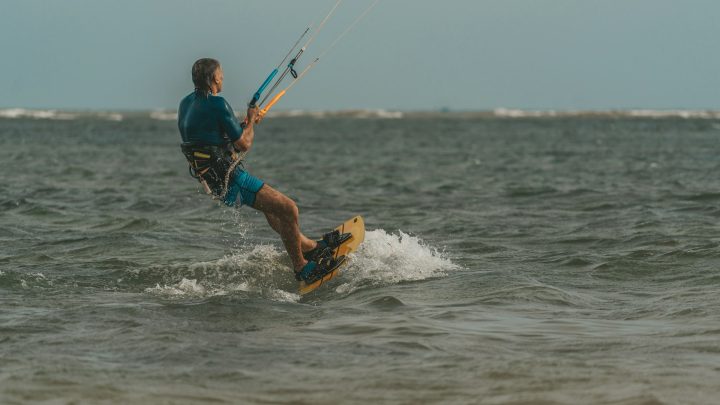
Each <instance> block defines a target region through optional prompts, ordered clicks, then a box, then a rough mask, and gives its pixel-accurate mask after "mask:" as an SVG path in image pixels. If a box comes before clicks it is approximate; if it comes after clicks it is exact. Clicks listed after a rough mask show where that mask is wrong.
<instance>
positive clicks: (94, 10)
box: [0, 0, 720, 110]
mask: <svg viewBox="0 0 720 405" xmlns="http://www.w3.org/2000/svg"><path fill="white" fill-rule="evenodd" d="M371 2H372V0H345V1H344V2H343V4H342V5H341V6H340V8H339V9H338V11H337V14H336V16H335V17H333V19H332V20H331V21H330V22H329V23H328V25H327V26H326V27H325V29H324V31H323V32H322V33H321V34H320V37H319V39H318V40H317V41H316V42H315V44H313V46H312V47H311V48H310V49H309V50H308V53H307V54H306V55H305V56H304V58H305V59H303V61H304V62H306V63H307V62H309V61H310V60H311V57H312V56H314V55H317V54H319V53H320V52H321V51H322V50H323V49H324V48H325V47H326V46H327V45H328V44H329V42H331V41H332V40H333V39H334V38H335V36H337V35H338V34H339V33H340V32H342V30H344V28H345V27H346V26H347V25H348V24H349V23H350V21H352V19H354V18H355V17H356V16H357V15H358V14H360V12H362V10H363V9H364V8H365V7H367V6H368V5H369V4H370V3H371ZM334 3H335V0H265V1H259V0H256V1H248V0H122V1H119V0H0V49H2V50H3V56H2V58H0V93H1V94H2V99H1V100H0V108H8V107H25V108H68V109H88V108H89V109H148V108H150V109H153V108H172V109H174V108H175V107H176V106H177V103H178V100H179V99H180V98H181V97H182V96H184V95H185V94H187V93H189V92H190V91H191V90H192V83H191V80H190V67H191V65H192V63H193V62H194V61H195V59H197V58H199V57H205V56H209V57H215V58H217V59H219V60H220V61H221V62H222V64H223V67H224V70H225V91H224V92H223V95H224V96H225V97H226V98H227V99H228V100H230V102H231V103H232V104H234V105H235V106H236V109H240V106H241V105H242V104H244V103H245V102H247V100H248V99H249V98H250V96H251V94H252V92H253V91H254V90H255V89H256V88H257V86H258V85H259V84H260V82H261V81H262V80H263V79H264V78H265V76H266V75H267V74H268V73H269V72H270V70H272V68H273V67H274V66H275V65H276V64H277V63H279V62H280V59H282V57H283V56H284V54H285V53H286V52H287V49H288V48H289V47H290V46H291V45H292V43H293V42H294V41H295V39H296V38H297V36H298V35H299V34H300V32H302V30H303V29H304V28H305V26H306V25H307V24H309V23H311V22H312V21H313V20H315V21H318V20H320V19H321V18H322V17H323V16H324V15H325V13H327V11H328V10H329V9H330V7H332V5H333V4H334ZM718 40H720V1H717V0H442V1H429V0H381V1H380V3H379V4H378V5H377V7H376V8H375V9H374V10H373V11H372V13H371V14H369V15H368V16H367V18H366V19H365V20H364V21H363V22H362V23H361V24H360V25H358V26H357V28H356V29H355V30H354V31H353V32H351V33H350V34H348V35H347V36H346V37H345V39H343V41H342V42H340V43H339V44H338V45H337V46H336V47H335V48H334V49H333V50H332V51H331V52H330V53H328V55H327V56H326V57H325V58H324V59H323V61H321V62H320V63H319V64H318V65H317V66H316V67H315V68H314V69H313V70H312V71H311V73H309V74H308V76H307V78H306V79H304V80H303V81H302V82H301V83H299V84H298V85H297V86H295V87H294V88H293V90H292V91H291V92H290V93H289V94H288V96H287V97H285V99H284V100H283V101H282V102H281V103H280V104H279V105H278V108H283V109H291V108H300V109H346V108H388V109H402V110H412V109H437V108H442V107H448V108H451V109H454V110H476V109H493V108H497V107H506V108H525V109H571V110H577V109H613V108H656V109H668V108H686V109H706V108H707V109H720V52H719V51H718V49H719V47H718ZM301 65H302V66H304V65H305V64H304V63H301Z"/></svg>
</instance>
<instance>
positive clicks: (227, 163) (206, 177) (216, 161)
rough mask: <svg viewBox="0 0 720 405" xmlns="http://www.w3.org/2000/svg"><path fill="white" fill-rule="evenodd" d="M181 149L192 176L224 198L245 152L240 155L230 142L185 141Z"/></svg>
mask: <svg viewBox="0 0 720 405" xmlns="http://www.w3.org/2000/svg"><path fill="white" fill-rule="evenodd" d="M180 149H181V150H182V153H183V155H185V158H186V159H187V161H188V163H189V167H188V170H189V172H190V176H192V177H194V178H196V179H197V180H198V181H199V182H200V183H201V184H202V185H203V187H204V188H205V192H206V193H208V194H210V195H212V196H213V197H214V198H219V199H224V198H225V195H226V194H227V191H228V185H229V184H230V180H231V179H232V177H233V176H234V175H235V173H234V172H235V168H236V167H237V166H238V165H242V160H243V157H244V154H243V155H242V156H239V155H238V154H237V153H236V152H235V150H234V148H233V147H232V145H231V144H229V143H228V144H226V145H223V146H215V145H198V144H194V143H189V142H183V143H182V144H181V145H180Z"/></svg>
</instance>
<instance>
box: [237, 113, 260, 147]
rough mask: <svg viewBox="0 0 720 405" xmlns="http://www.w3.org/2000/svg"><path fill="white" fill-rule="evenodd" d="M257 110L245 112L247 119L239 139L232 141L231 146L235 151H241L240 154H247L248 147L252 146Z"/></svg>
mask: <svg viewBox="0 0 720 405" xmlns="http://www.w3.org/2000/svg"><path fill="white" fill-rule="evenodd" d="M257 113H258V108H257V107H253V108H248V110H247V117H246V118H245V122H244V124H245V126H244V127H243V130H242V134H241V135H240V138H238V139H237V140H235V141H233V145H234V146H235V149H237V150H239V151H241V152H247V151H249V150H250V147H251V146H252V143H253V140H254V139H255V130H254V127H255V120H256V117H257Z"/></svg>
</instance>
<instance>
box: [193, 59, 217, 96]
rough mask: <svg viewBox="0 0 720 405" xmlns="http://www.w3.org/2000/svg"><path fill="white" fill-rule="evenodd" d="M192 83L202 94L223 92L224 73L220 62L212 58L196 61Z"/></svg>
mask: <svg viewBox="0 0 720 405" xmlns="http://www.w3.org/2000/svg"><path fill="white" fill-rule="evenodd" d="M192 81H193V84H195V90H197V91H199V92H200V93H202V94H205V95H208V94H210V93H213V94H216V93H220V92H221V91H222V85H223V71H222V67H221V66H220V62H218V61H217V60H216V59H212V58H202V59H198V60H197V61H195V63H194V64H193V67H192Z"/></svg>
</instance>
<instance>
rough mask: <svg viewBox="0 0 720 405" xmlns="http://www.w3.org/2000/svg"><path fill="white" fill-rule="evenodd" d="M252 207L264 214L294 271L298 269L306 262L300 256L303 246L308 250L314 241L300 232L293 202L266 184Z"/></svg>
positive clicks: (313, 244)
mask: <svg viewBox="0 0 720 405" xmlns="http://www.w3.org/2000/svg"><path fill="white" fill-rule="evenodd" d="M253 208H255V209H256V210H259V211H261V212H262V213H263V214H265V217H266V218H267V220H268V223H269V224H270V227H272V228H273V230H275V232H277V233H278V234H280V238H281V239H282V241H283V245H285V250H287V253H288V255H289V256H290V260H291V261H292V263H293V268H294V270H295V272H298V271H300V270H301V269H302V268H303V266H305V265H306V264H307V260H305V258H303V256H302V252H303V247H306V248H307V249H305V250H310V249H312V248H313V247H315V242H314V241H313V240H311V239H309V238H307V237H306V236H305V235H303V234H302V232H300V226H299V225H298V224H299V220H298V218H299V215H300V214H299V211H298V208H297V205H296V204H295V202H294V201H293V200H291V199H290V198H288V197H287V196H285V195H284V194H282V193H281V192H279V191H277V190H275V189H274V188H272V187H270V186H268V185H267V184H266V185H264V186H263V188H261V189H260V191H258V193H257V195H256V197H255V205H254V206H253Z"/></svg>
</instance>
